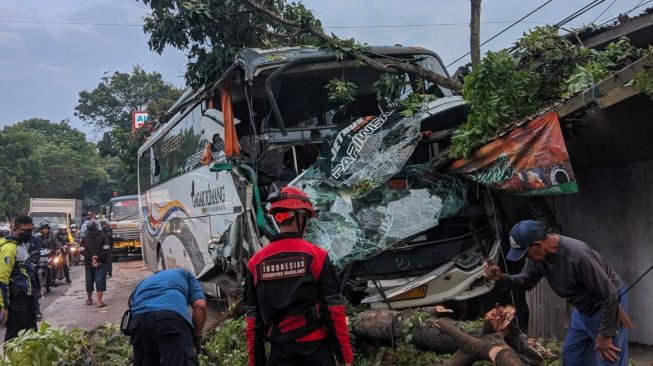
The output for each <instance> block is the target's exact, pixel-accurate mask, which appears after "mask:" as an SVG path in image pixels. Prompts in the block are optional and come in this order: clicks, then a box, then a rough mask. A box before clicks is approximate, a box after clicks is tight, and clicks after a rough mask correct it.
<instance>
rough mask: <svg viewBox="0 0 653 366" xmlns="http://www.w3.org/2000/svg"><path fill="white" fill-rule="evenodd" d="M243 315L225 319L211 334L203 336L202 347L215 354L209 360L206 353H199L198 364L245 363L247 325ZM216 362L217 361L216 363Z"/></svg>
mask: <svg viewBox="0 0 653 366" xmlns="http://www.w3.org/2000/svg"><path fill="white" fill-rule="evenodd" d="M246 324H247V323H246V322H245V319H244V317H242V316H241V317H239V318H235V319H227V320H225V321H224V323H222V324H221V325H220V326H219V327H218V328H217V329H216V330H215V332H213V333H212V334H208V335H206V337H205V341H204V349H205V351H206V353H207V354H209V355H215V356H217V357H213V359H211V360H209V357H208V356H207V355H200V357H199V360H200V365H202V366H204V365H217V366H241V365H246V364H247V340H246V338H245V329H246V327H247V325H246ZM216 362H217V363H216Z"/></svg>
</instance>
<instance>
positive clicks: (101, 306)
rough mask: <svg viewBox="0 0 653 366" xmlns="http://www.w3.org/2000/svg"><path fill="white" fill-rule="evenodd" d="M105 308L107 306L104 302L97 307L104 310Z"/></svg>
mask: <svg viewBox="0 0 653 366" xmlns="http://www.w3.org/2000/svg"><path fill="white" fill-rule="evenodd" d="M105 306H107V304H105V303H103V302H101V303H99V304H97V307H98V308H103V307H105Z"/></svg>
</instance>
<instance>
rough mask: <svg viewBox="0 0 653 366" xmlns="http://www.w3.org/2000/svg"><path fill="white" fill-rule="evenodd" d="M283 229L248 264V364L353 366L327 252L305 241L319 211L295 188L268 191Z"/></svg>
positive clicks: (271, 205)
mask: <svg viewBox="0 0 653 366" xmlns="http://www.w3.org/2000/svg"><path fill="white" fill-rule="evenodd" d="M269 202H270V206H269V210H268V211H269V213H270V214H271V215H272V216H273V218H274V220H275V222H276V223H277V225H278V227H279V231H280V233H279V234H278V235H276V236H275V237H273V238H272V241H271V243H270V244H268V245H267V246H265V247H264V248H263V249H261V250H260V251H258V252H257V253H256V254H255V255H254V256H253V257H252V258H251V259H250V260H249V262H248V263H247V270H246V292H245V307H246V316H247V348H248V352H249V365H250V366H262V365H266V359H265V349H264V346H263V339H264V337H265V339H266V340H267V341H268V342H270V344H271V350H270V358H269V360H267V365H268V366H273V365H316V366H317V365H335V360H334V355H335V358H337V360H338V362H339V363H341V364H345V365H350V364H351V363H352V362H353V352H352V348H351V344H350V342H349V330H348V328H347V321H346V317H345V304H344V300H343V297H342V295H341V294H340V286H339V283H338V279H337V277H336V274H335V271H334V269H333V265H332V264H331V261H330V260H329V256H328V254H327V251H326V250H324V249H322V248H319V247H317V246H315V245H314V244H311V243H309V242H307V241H305V240H303V239H302V237H303V235H304V231H305V230H306V224H307V222H308V220H309V219H310V218H312V217H314V216H315V209H314V208H313V205H312V204H311V201H310V199H309V198H308V196H307V195H306V194H305V193H304V192H303V191H301V190H299V189H297V188H294V187H283V188H282V189H281V190H279V191H277V192H275V193H273V194H271V195H270V198H269Z"/></svg>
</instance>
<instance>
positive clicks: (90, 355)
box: [0, 322, 131, 366]
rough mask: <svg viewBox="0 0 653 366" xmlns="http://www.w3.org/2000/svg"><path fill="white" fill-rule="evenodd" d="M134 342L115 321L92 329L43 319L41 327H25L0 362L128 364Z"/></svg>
mask: <svg viewBox="0 0 653 366" xmlns="http://www.w3.org/2000/svg"><path fill="white" fill-rule="evenodd" d="M130 351H131V345H130V344H129V340H128V339H127V338H126V337H124V336H123V335H122V334H121V333H120V332H119V330H118V327H117V326H116V325H114V324H107V325H104V326H100V327H98V328H97V329H95V330H92V331H88V332H85V331H82V330H81V329H74V330H71V331H69V330H66V328H63V327H62V328H55V327H52V326H50V325H49V324H48V322H43V323H41V327H40V329H39V330H38V331H34V330H29V331H26V332H25V331H23V332H21V333H20V334H19V336H18V337H17V338H14V339H12V340H11V341H9V342H7V343H6V344H5V358H4V359H1V360H0V366H4V365H14V366H23V365H24V366H31V365H59V366H68V365H70V366H73V365H96V366H121V365H124V366H127V365H130V364H131V361H129V358H128V357H129V352H130Z"/></svg>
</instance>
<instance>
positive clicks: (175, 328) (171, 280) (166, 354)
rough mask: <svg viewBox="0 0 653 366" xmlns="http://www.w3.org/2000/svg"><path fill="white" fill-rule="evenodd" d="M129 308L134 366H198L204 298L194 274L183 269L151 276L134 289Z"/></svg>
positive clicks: (203, 319)
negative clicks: (190, 309) (191, 311)
mask: <svg viewBox="0 0 653 366" xmlns="http://www.w3.org/2000/svg"><path fill="white" fill-rule="evenodd" d="M189 306H190V307H191V308H192V309H193V313H192V316H191V313H190V312H189V311H188V307H189ZM130 309H131V312H132V317H133V319H132V321H131V324H130V337H131V343H132V345H133V347H134V365H135V366H154V365H166V366H167V365H170V366H172V365H174V366H194V365H197V364H198V360H197V351H198V349H197V346H198V345H199V339H200V336H201V335H202V328H203V327H204V321H205V319H206V298H205V297H204V292H203V291H202V286H201V285H200V283H199V282H198V281H197V279H196V278H195V276H194V275H192V274H191V273H190V272H188V271H186V270H184V269H168V270H165V271H160V272H157V273H155V274H153V275H151V276H150V277H148V278H146V279H144V280H143V282H141V283H139V284H138V285H137V286H136V289H135V290H134V293H133V295H132V298H131V304H130Z"/></svg>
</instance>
